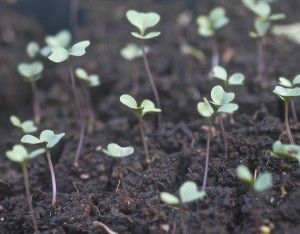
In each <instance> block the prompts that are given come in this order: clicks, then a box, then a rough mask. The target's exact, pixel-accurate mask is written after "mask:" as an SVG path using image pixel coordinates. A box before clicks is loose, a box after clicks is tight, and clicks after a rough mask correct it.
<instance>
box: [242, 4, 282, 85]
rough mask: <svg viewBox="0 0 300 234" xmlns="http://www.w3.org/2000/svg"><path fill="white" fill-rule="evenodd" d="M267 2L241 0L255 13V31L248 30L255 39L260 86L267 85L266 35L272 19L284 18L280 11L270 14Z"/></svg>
mask: <svg viewBox="0 0 300 234" xmlns="http://www.w3.org/2000/svg"><path fill="white" fill-rule="evenodd" d="M269 2H270V1H266V0H259V1H257V0H242V3H243V5H244V6H245V7H246V8H248V9H249V10H250V11H252V12H253V13H254V14H255V20H254V27H255V31H254V32H253V31H252V32H250V36H251V37H252V38H254V39H256V41H257V74H258V78H259V82H260V85H261V87H262V88H266V87H267V86H268V85H269V81H268V58H267V51H266V35H267V33H268V31H269V29H270V27H271V23H272V22H273V21H277V20H280V19H284V18H285V15H284V14H282V13H276V14H272V10H271V6H270V3H269Z"/></svg>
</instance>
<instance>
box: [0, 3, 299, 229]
mask: <svg viewBox="0 0 300 234" xmlns="http://www.w3.org/2000/svg"><path fill="white" fill-rule="evenodd" d="M1 4H2V5H0V6H1V7H0V48H1V54H0V77H1V86H0V108H1V127H0V141H1V144H0V150H1V157H0V171H1V172H0V233H14V234H15V233H33V232H34V230H33V226H32V222H31V218H30V216H29V212H28V207H27V202H26V197H25V188H24V184H23V176H22V172H21V168H20V166H19V165H17V164H16V163H13V162H10V161H9V160H8V159H7V158H6V157H5V151H6V150H9V149H11V147H12V146H13V145H14V144H16V143H18V142H19V138H20V135H19V133H18V132H17V130H15V129H13V127H12V126H11V124H10V123H9V116H10V115H12V114H15V115H17V116H19V117H20V118H21V119H28V118H32V110H31V92H30V87H29V86H28V84H27V83H24V82H23V81H22V80H21V78H20V75H18V73H17V71H16V67H17V64H18V63H20V62H23V61H28V59H27V58H26V52H25V47H26V44H27V43H28V42H29V41H31V40H37V41H39V42H40V43H42V40H43V37H44V33H43V31H42V29H40V27H39V25H38V23H37V22H35V20H34V19H33V18H31V17H30V16H26V15H22V14H20V13H15V12H14V11H12V10H10V9H9V8H8V7H7V5H6V3H1ZM218 5H221V6H223V7H225V8H226V9H227V11H228V15H229V17H230V19H231V22H230V24H229V25H228V26H227V27H226V28H224V29H222V31H221V32H220V37H219V41H220V47H221V52H222V54H224V53H225V52H228V50H229V49H233V50H234V56H233V58H232V59H231V60H230V61H227V64H226V67H227V68H228V70H229V73H232V72H243V73H244V74H245V75H246V83H247V85H246V86H245V87H237V88H235V89H234V91H235V92H236V93H237V96H236V102H238V103H239V105H240V109H239V110H238V111H237V113H235V114H234V123H229V119H228V120H226V126H225V127H226V129H227V131H228V134H229V139H230V146H229V152H230V153H229V155H228V158H226V157H225V155H224V150H223V146H222V144H221V142H222V141H221V140H222V138H221V136H220V133H219V126H218V124H217V123H215V124H214V126H215V129H216V131H214V137H213V140H212V143H211V157H210V159H211V161H210V165H209V174H208V188H207V196H206V197H205V199H203V200H201V201H197V202H194V203H192V204H191V205H187V206H186V207H185V208H186V209H185V218H186V223H187V225H188V233H191V234H192V233H195V234H196V233H197V234H199V233H206V234H208V233H211V234H212V233H216V234H217V233H218V234H220V233H252V232H253V231H255V228H257V227H261V226H263V225H264V226H269V227H270V228H271V229H272V233H274V234H275V233H278V234H283V233H284V234H293V233H299V228H300V221H299V220H300V205H298V204H300V203H299V202H298V201H299V199H300V189H299V187H300V182H299V178H300V169H299V164H298V163H297V162H296V161H285V162H282V164H280V161H279V160H277V159H274V158H272V157H271V154H270V149H271V147H272V143H273V142H274V141H276V140H278V139H281V140H282V141H283V142H285V143H288V138H287V135H286V134H285V133H284V125H283V121H282V115H281V114H280V113H282V110H283V106H282V105H281V101H280V100H279V99H278V98H277V97H275V95H274V94H273V93H272V89H273V88H274V85H275V84H276V83H277V81H276V80H277V78H278V77H279V76H286V77H293V76H294V75H296V74H298V73H299V63H298V61H299V60H300V54H299V53H297V51H298V50H299V47H298V45H296V44H293V43H290V42H289V41H286V40H283V39H279V38H274V37H272V36H271V37H269V39H268V45H269V46H268V50H269V58H270V61H269V64H270V77H271V81H270V87H269V89H267V90H261V89H260V88H259V87H258V86H257V85H255V84H254V82H253V80H255V74H256V71H255V66H256V53H255V49H256V47H255V42H254V41H253V40H252V39H251V38H249V37H248V31H249V30H251V29H252V19H253V18H252V14H251V13H249V12H248V11H247V10H245V9H244V8H243V7H242V6H241V4H240V3H238V2H237V1H217V0H214V1H212V0H202V1H165V2H164V4H162V3H161V2H160V1H151V2H150V1H128V2H125V1H124V2H123V1H110V0H102V1H92V0H85V1H81V5H80V15H81V16H82V18H81V21H82V24H81V25H80V27H79V31H78V40H82V39H89V40H91V46H90V47H89V48H88V51H87V54H86V55H85V56H83V57H81V58H76V59H74V60H73V63H74V65H75V66H83V67H85V68H86V69H87V70H88V71H89V72H93V73H97V74H100V76H101V82H102V84H101V86H100V87H99V88H95V89H93V90H91V92H92V101H93V105H94V110H95V114H96V117H97V125H96V128H95V132H94V133H93V134H92V135H87V136H86V138H85V142H84V148H83V150H82V154H81V158H80V166H79V167H78V168H75V167H74V166H73V160H74V156H75V150H76V146H77V142H78V133H79V124H78V122H79V121H78V114H77V113H76V108H75V105H74V100H73V99H74V98H73V96H72V92H71V90H70V89H69V88H68V87H67V85H66V84H67V83H68V80H69V75H68V69H67V66H66V64H62V65H56V64H52V63H50V62H49V61H46V60H44V63H45V72H44V77H43V78H42V79H41V81H39V82H38V86H39V88H40V90H41V92H40V94H41V104H42V111H43V118H42V123H41V125H40V126H39V129H41V130H42V129H47V128H49V129H53V130H54V131H55V132H57V133H60V132H65V133H66V136H65V137H64V138H63V142H62V143H59V145H58V146H57V147H56V148H55V149H54V150H53V152H52V156H53V162H54V167H55V172H56V178H57V185H58V188H57V189H58V203H57V205H56V207H52V206H51V196H52V192H51V180H50V172H49V169H48V166H47V162H46V158H45V157H44V156H41V157H39V158H37V159H35V160H34V161H32V162H31V163H30V165H29V171H30V184H31V192H32V194H33V206H34V212H35V215H36V220H37V223H38V226H39V230H40V231H41V232H42V233H107V232H106V231H105V230H104V229H102V228H99V227H95V226H93V221H99V222H102V223H104V224H105V225H107V226H108V227H109V228H110V229H111V230H113V231H115V232H117V233H136V234H146V233H157V234H158V233H181V228H180V218H179V213H178V211H177V210H175V209H173V208H171V207H169V206H167V205H166V204H164V203H163V202H162V201H161V200H160V197H159V194H160V192H162V191H168V192H171V193H177V194H178V189H179V187H180V185H181V184H182V183H183V182H184V181H186V180H193V181H195V182H196V183H197V184H198V186H199V188H201V186H202V182H203V181H202V178H203V174H204V164H205V151H206V136H207V126H208V123H207V122H206V119H204V118H202V117H200V116H199V114H198V113H197V111H196V105H197V103H198V102H199V101H202V100H203V97H205V96H207V97H208V96H209V92H210V90H211V87H213V86H214V85H216V84H218V82H217V81H209V80H208V78H207V74H208V72H209V70H210V41H209V40H208V39H205V38H201V37H200V36H199V35H198V34H197V25H196V23H195V19H196V17H197V16H198V15H199V14H204V13H205V14H206V13H207V12H208V11H209V10H210V9H212V8H213V7H214V6H218ZM3 6H5V7H3ZM130 8H134V9H139V10H142V11H156V12H158V13H160V14H161V18H162V20H161V22H160V24H159V26H158V29H159V30H160V31H161V32H162V34H161V36H160V37H159V38H157V39H155V40H153V41H151V42H149V43H150V45H151V52H150V54H149V60H150V66H151V68H152V69H153V73H154V75H155V78H156V81H157V83H158V90H159V93H160V96H161V101H162V109H163V112H162V113H163V115H162V116H163V121H164V126H165V131H164V132H162V133H158V132H157V131H156V127H155V117H154V116H149V117H148V118H147V119H146V122H147V136H148V143H149V146H150V153H151V156H152V158H153V164H152V170H151V171H150V170H147V166H146V164H145V160H144V153H143V147H142V142H141V139H140V137H139V128H138V122H137V120H136V118H135V116H134V115H133V114H131V113H130V111H129V110H128V109H127V108H125V107H124V106H123V105H122V104H121V103H120V102H119V97H120V95H122V94H124V93H130V94H133V95H134V96H136V97H137V98H138V100H143V99H145V98H150V99H153V97H152V93H151V89H150V86H149V84H148V82H147V77H146V74H145V69H144V66H143V63H142V61H141V60H137V61H135V62H128V61H125V60H124V59H123V58H122V57H121V56H120V54H119V50H120V48H122V47H123V46H125V45H126V43H128V42H130V41H134V39H133V38H132V37H131V36H130V33H129V32H130V31H131V30H132V28H131V27H130V25H129V23H128V22H127V20H126V19H125V18H124V14H125V11H126V10H127V9H130ZM299 9H300V2H299V1H297V0H286V1H285V2H284V4H283V2H279V1H277V3H275V4H274V11H275V12H284V13H285V14H287V15H288V17H287V19H286V20H284V21H282V22H283V23H290V22H295V21H297V20H298V21H299V14H298V11H299ZM184 11H186V12H188V13H190V14H191V16H192V21H191V23H190V24H189V25H188V26H187V27H185V28H182V29H179V28H178V27H177V26H176V19H177V17H178V15H179V14H181V13H182V12H184ZM179 33H180V34H179ZM179 35H181V38H182V37H183V38H184V39H185V40H186V41H187V42H188V43H189V44H190V45H191V46H194V47H196V48H199V49H201V50H203V51H204V52H205V54H207V59H206V61H205V62H203V63H199V62H198V61H197V60H196V59H195V58H193V57H187V56H184V55H183V54H182V53H181V52H180V40H179V39H180V37H179ZM223 64H224V62H223ZM133 77H138V80H139V90H138V92H137V94H136V93H134V92H133V91H134V90H132V87H133V84H132V80H133ZM291 126H292V133H293V135H294V138H295V142H296V143H298V144H299V143H300V128H299V125H298V124H296V123H293V124H291ZM110 142H116V143H118V144H120V145H123V146H127V145H132V146H133V147H134V148H135V153H134V155H133V156H130V157H129V158H126V159H125V160H124V162H123V163H124V167H123V173H124V179H125V181H126V183H127V186H128V192H129V196H130V200H131V204H130V205H126V204H125V203H124V200H123V194H122V190H121V189H118V190H116V188H117V186H118V177H117V164H116V161H115V160H114V159H112V158H110V157H108V156H106V155H104V154H103V153H102V152H101V151H99V150H97V149H99V148H100V147H106V145H107V144H108V143H110ZM239 164H244V165H247V166H248V167H249V168H250V169H251V170H252V172H254V171H255V170H256V169H257V170H258V172H262V171H265V170H268V171H270V172H271V173H272V175H273V181H274V185H273V187H272V189H270V190H268V191H267V192H265V193H263V194H254V193H253V192H252V191H251V190H250V189H249V188H248V187H246V186H245V185H244V184H243V183H241V182H240V181H239V180H238V179H237V177H236V173H235V169H236V167H237V166H238V165H239ZM280 172H284V173H285V174H286V176H285V178H284V179H282V173H280ZM283 181H285V188H286V191H287V195H286V196H282V194H281V191H280V185H281V184H282V182H283Z"/></svg>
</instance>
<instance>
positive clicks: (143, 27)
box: [126, 10, 162, 129]
mask: <svg viewBox="0 0 300 234" xmlns="http://www.w3.org/2000/svg"><path fill="white" fill-rule="evenodd" d="M126 17H127V19H128V21H129V22H130V23H131V24H132V25H133V26H135V27H136V28H137V29H138V30H139V32H131V35H132V36H134V37H136V38H139V39H141V41H142V46H141V49H142V52H143V60H144V65H145V68H146V73H147V77H148V79H149V83H150V85H151V89H152V92H153V95H154V98H155V102H156V105H157V107H158V108H161V104H160V98H159V94H158V91H157V87H156V84H155V80H154V77H153V75H152V72H151V69H150V66H149V62H148V58H147V54H146V49H145V45H144V40H146V39H151V38H154V37H158V36H159V35H160V32H148V33H147V32H146V31H147V30H148V29H149V28H152V27H154V26H155V25H157V24H158V22H159V21H160V15H159V14H157V13H155V12H147V13H144V12H137V11H135V10H128V11H127V12H126ZM161 125H162V120H161V115H160V114H159V115H158V126H159V129H161Z"/></svg>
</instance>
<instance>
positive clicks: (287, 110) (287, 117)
mask: <svg viewBox="0 0 300 234" xmlns="http://www.w3.org/2000/svg"><path fill="white" fill-rule="evenodd" d="M284 107H285V110H284V122H285V128H286V131H287V133H288V137H289V139H290V143H291V144H294V139H293V136H292V133H291V130H290V125H289V101H284Z"/></svg>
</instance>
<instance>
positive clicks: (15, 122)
mask: <svg viewBox="0 0 300 234" xmlns="http://www.w3.org/2000/svg"><path fill="white" fill-rule="evenodd" d="M10 122H11V123H12V124H13V125H14V126H15V127H19V128H20V127H21V124H22V123H21V120H20V119H19V118H18V117H17V116H14V115H12V116H10Z"/></svg>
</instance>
